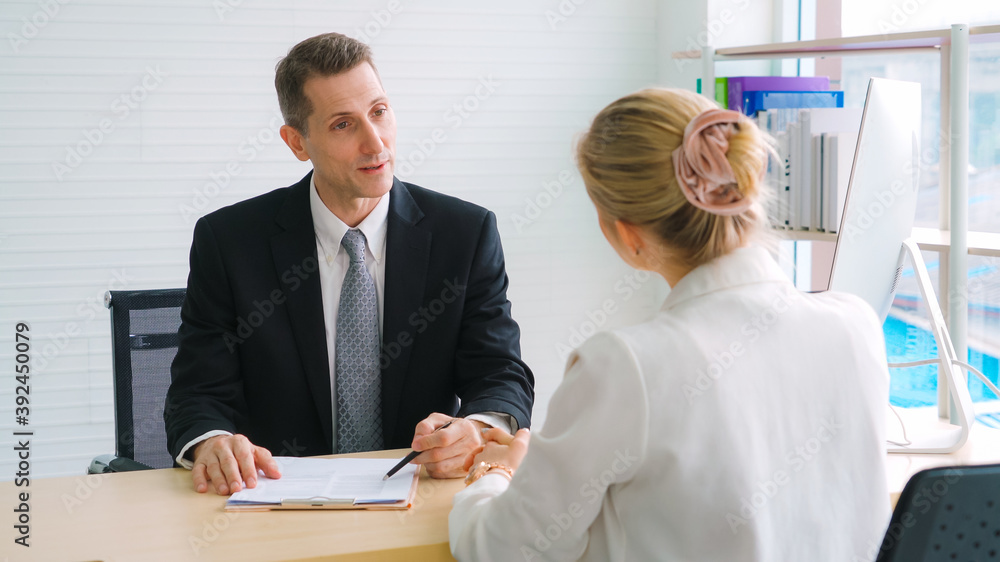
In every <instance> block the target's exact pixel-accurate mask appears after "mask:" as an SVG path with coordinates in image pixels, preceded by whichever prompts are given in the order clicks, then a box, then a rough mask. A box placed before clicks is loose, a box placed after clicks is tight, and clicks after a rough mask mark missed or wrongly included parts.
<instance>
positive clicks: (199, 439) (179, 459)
mask: <svg viewBox="0 0 1000 562" xmlns="http://www.w3.org/2000/svg"><path fill="white" fill-rule="evenodd" d="M483 423H486V422H483ZM216 435H232V433H229V432H228V431H226V430H223V429H213V430H212V431H206V432H205V433H202V434H201V435H200V436H198V437H195V438H194V439H192V440H191V441H188V444H187V445H184V448H183V449H181V452H180V454H178V455H177V458H176V459H174V460H175V461H177V464H179V465H181V468H186V469H188V470H191V469H192V468H194V462H193V461H189V460H187V459H186V458H184V455H185V454H186V453H187V452H188V449H190V448H191V447H194V446H195V445H197V444H198V443H201V442H202V441H204V440H206V439H208V438H209V437H215V436H216Z"/></svg>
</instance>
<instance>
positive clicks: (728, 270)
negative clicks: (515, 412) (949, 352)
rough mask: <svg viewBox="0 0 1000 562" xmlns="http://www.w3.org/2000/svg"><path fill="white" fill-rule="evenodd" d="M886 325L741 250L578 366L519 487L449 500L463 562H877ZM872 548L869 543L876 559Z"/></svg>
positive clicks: (595, 341) (883, 508) (535, 441)
mask: <svg viewBox="0 0 1000 562" xmlns="http://www.w3.org/2000/svg"><path fill="white" fill-rule="evenodd" d="M888 379H889V377H888V369H887V365H886V356H885V344H884V341H883V336H882V330H881V326H880V323H879V321H878V320H877V318H876V316H875V314H874V312H873V311H872V310H871V308H870V307H869V306H868V305H867V304H865V303H864V302H863V301H861V300H860V299H859V298H857V297H854V296H852V295H846V294H838V293H829V292H827V293H820V294H803V293H799V292H798V291H796V290H795V288H794V287H793V285H792V284H791V283H790V282H789V281H788V279H787V278H786V276H785V275H784V274H783V273H782V271H781V269H780V268H779V266H778V265H777V264H776V263H775V262H774V260H773V259H772V258H771V256H770V255H769V254H768V253H767V252H766V251H765V250H763V249H761V248H756V247H754V248H743V249H739V250H736V251H735V252H732V253H731V254H728V255H726V256H723V257H722V258H719V259H717V260H715V261H713V262H711V263H709V264H706V265H703V266H701V267H698V268H696V269H695V270H694V271H692V272H690V273H689V274H688V275H686V276H685V277H684V278H682V279H681V280H680V281H679V282H678V283H677V285H676V287H674V289H673V290H672V291H671V292H670V294H669V295H668V297H667V299H666V301H665V302H664V304H663V307H662V309H661V310H660V311H659V313H658V314H657V315H656V316H655V317H654V318H653V319H652V320H651V321H649V322H647V323H644V324H640V325H637V326H633V327H630V328H627V329H623V330H617V331H614V332H607V333H601V334H598V335H595V336H594V337H592V338H591V339H589V340H587V341H586V342H585V343H584V344H583V345H582V346H580V348H579V349H578V350H577V351H576V352H574V354H572V355H571V357H570V358H569V361H568V366H567V371H566V375H565V379H564V380H563V382H562V384H561V385H560V386H559V388H558V389H557V391H556V393H555V395H554V396H553V397H552V401H551V402H550V404H549V413H548V417H547V419H546V421H545V425H544V427H543V428H542V429H541V430H540V431H539V432H537V433H536V434H534V435H533V436H532V438H531V445H530V448H529V451H528V454H527V456H526V457H525V459H524V461H523V462H522V464H521V466H520V469H519V470H518V471H517V473H516V474H515V475H514V478H513V482H511V483H509V484H508V482H507V480H506V479H505V478H504V477H502V476H500V475H496V474H488V475H487V476H484V477H482V478H481V479H480V480H479V481H477V482H475V483H474V484H472V485H471V486H469V487H468V488H466V489H465V490H463V491H461V492H459V493H458V494H457V495H456V496H455V499H454V507H453V509H452V512H451V515H450V518H449V534H450V539H451V548H452V552H453V553H454V554H455V556H456V558H458V559H459V560H477V561H488V560H498V561H509V560H576V559H584V560H601V561H607V560H670V561H674V560H691V561H695V560H697V561H715V560H717V561H725V562H734V561H768V562H775V561H785V560H787V561H802V560H809V561H810V562H817V561H827V560H828V561H836V562H844V561H850V560H855V559H856V558H855V556H857V557H858V558H857V559H858V560H872V559H874V552H876V551H877V548H878V545H880V544H881V538H882V534H883V532H884V530H885V527H886V524H887V523H888V521H889V515H890V511H889V492H888V489H887V484H886V481H885V470H884V462H885V452H886V449H885V409H886V406H887V403H888V386H889V384H888ZM873 549H874V550H873Z"/></svg>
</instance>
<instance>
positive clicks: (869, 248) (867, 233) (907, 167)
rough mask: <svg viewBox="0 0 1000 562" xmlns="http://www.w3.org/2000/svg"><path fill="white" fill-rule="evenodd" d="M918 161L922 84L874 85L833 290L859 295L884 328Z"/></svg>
mask: <svg viewBox="0 0 1000 562" xmlns="http://www.w3.org/2000/svg"><path fill="white" fill-rule="evenodd" d="M919 155H920V84H917V83H914V82H900V81H898V80H887V79H883V78H872V79H871V81H870V82H869V83H868V96H867V98H866V99H865V109H864V113H863V114H862V117H861V130H860V132H859V134H858V146H857V150H855V152H854V165H853V167H852V168H851V178H850V183H849V185H848V188H847V200H846V203H845V205H844V213H843V216H842V218H841V223H840V230H839V231H838V232H839V233H840V234H839V236H838V237H837V249H836V251H835V253H834V256H833V269H832V270H831V272H830V285H829V286H830V290H831V291H843V292H847V293H852V294H855V295H858V296H859V297H861V298H862V299H864V300H865V301H867V302H868V304H870V305H871V306H872V308H873V309H875V312H876V313H877V314H878V316H879V318H880V319H881V320H882V321H885V319H886V316H888V314H889V308H890V307H891V306H892V300H893V296H894V295H895V293H896V284H897V282H898V280H899V274H900V269H901V268H902V255H901V254H900V248H901V247H902V245H903V240H906V239H907V238H909V237H910V233H911V232H912V231H913V220H914V217H915V216H916V212H917V183H918V168H919V163H920V161H919Z"/></svg>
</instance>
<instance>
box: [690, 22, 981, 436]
mask: <svg viewBox="0 0 1000 562" xmlns="http://www.w3.org/2000/svg"><path fill="white" fill-rule="evenodd" d="M992 42H1000V25H987V26H977V27H969V26H968V25H967V24H955V25H952V26H951V27H950V28H949V29H935V30H929V31H913V32H906V33H889V34H884V35H866V36H860V37H840V38H831V39H816V40H811V41H792V42H786V43H766V44H762V45H752V46H746V47H731V48H725V49H714V48H713V47H711V46H706V47H704V48H702V49H701V50H700V51H678V52H675V53H673V58H675V59H697V58H700V59H701V60H702V84H704V85H705V87H704V88H703V89H702V90H703V92H704V95H706V96H707V97H709V98H714V92H715V87H714V84H715V63H716V62H720V61H736V60H760V59H789V58H812V57H816V58H824V57H829V56H852V55H879V54H901V53H926V52H933V51H938V53H939V55H940V57H941V135H940V136H941V145H940V165H939V169H940V171H939V185H940V197H941V205H940V214H939V220H938V222H939V228H938V229H936V230H935V229H929V228H915V229H914V231H913V235H914V239H915V240H916V241H917V243H918V246H919V247H920V249H921V250H931V251H936V252H939V254H940V256H941V257H940V264H941V267H940V269H939V292H940V296H939V301H940V304H941V308H942V310H943V311H944V312H945V317H946V319H947V325H948V331H949V333H950V335H951V341H952V345H953V346H954V349H955V354H956V356H957V357H961V358H964V357H966V356H967V354H968V345H967V334H968V321H969V310H968V265H967V264H968V260H967V258H968V255H969V254H972V255H980V256H1000V234H992V233H986V232H969V231H968V211H969V203H968V167H969V166H968V165H969V44H970V43H992ZM778 232H779V233H780V234H784V235H785V237H786V238H788V239H792V240H825V241H833V242H835V241H836V234H828V233H823V232H815V231H782V230H779V231H778ZM944 382H945V381H944V380H943V378H942V377H941V375H940V374H939V380H938V413H939V416H940V417H942V418H944V417H954V416H953V415H951V414H953V413H954V412H953V408H952V409H951V410H952V411H951V414H949V407H948V404H949V403H950V400H949V398H948V390H947V385H945V384H944Z"/></svg>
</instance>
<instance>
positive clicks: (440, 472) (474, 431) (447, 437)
mask: <svg viewBox="0 0 1000 562" xmlns="http://www.w3.org/2000/svg"><path fill="white" fill-rule="evenodd" d="M452 419H453V418H452V417H451V416H446V415H444V414H438V413H434V414H431V415H429V416H427V419H425V420H424V421H422V422H420V423H418V424H417V429H416V431H415V432H414V434H413V443H412V445H411V446H412V447H413V450H414V451H421V453H420V456H418V457H417V458H416V459H414V460H413V462H414V463H415V464H422V465H424V467H426V468H427V474H430V476H431V478H460V477H463V476H465V474H466V473H467V472H469V467H471V466H472V459H473V458H475V456H476V455H477V454H478V453H479V452H480V451H482V450H483V438H482V431H481V430H482V429H483V428H489V426H488V425H486V424H485V423H482V422H479V421H471V420H467V419H465V418H454V421H452ZM449 421H452V424H451V425H449V426H448V427H446V428H444V429H442V430H441V431H435V429H437V428H439V427H441V426H442V425H444V424H446V423H448V422H449ZM500 431H502V430H500Z"/></svg>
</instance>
